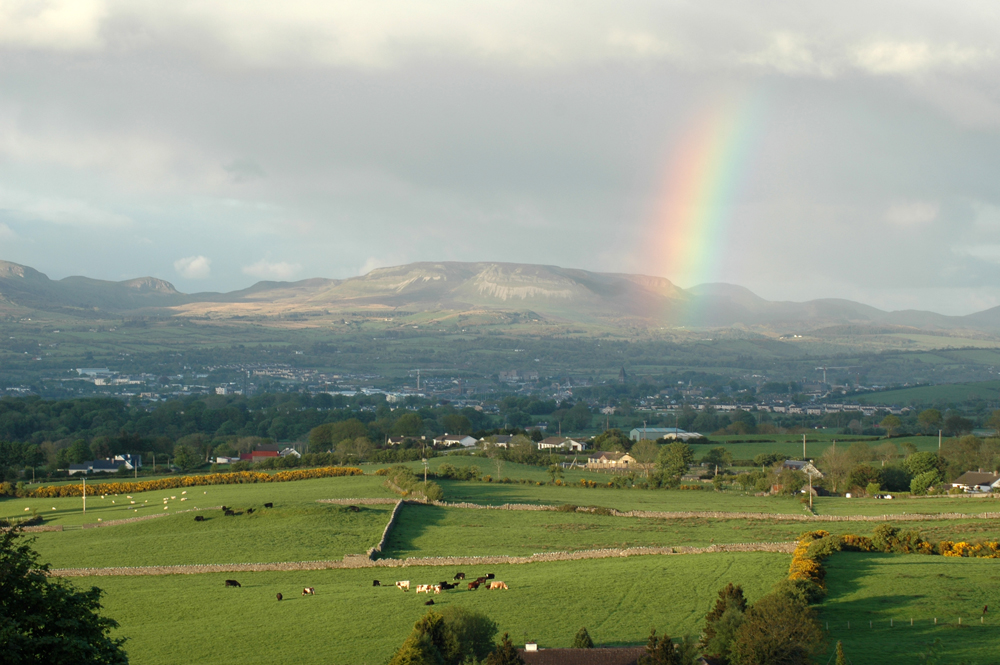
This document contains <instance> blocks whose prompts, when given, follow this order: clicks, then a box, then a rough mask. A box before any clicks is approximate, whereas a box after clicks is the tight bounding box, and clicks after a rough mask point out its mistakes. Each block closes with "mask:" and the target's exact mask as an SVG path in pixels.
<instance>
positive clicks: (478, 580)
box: [476, 577, 486, 584]
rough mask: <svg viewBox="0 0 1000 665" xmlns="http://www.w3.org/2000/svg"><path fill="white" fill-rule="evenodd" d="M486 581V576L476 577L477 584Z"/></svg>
mask: <svg viewBox="0 0 1000 665" xmlns="http://www.w3.org/2000/svg"><path fill="white" fill-rule="evenodd" d="M485 581H486V578H485V577H477V578H476V584H482V583H483V582H485Z"/></svg>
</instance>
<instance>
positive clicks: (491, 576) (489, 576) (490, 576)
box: [486, 573, 496, 580]
mask: <svg viewBox="0 0 1000 665" xmlns="http://www.w3.org/2000/svg"><path fill="white" fill-rule="evenodd" d="M494 577H496V576H495V575H494V574H493V573H487V574H486V579H488V580H492V579H493V578H494Z"/></svg>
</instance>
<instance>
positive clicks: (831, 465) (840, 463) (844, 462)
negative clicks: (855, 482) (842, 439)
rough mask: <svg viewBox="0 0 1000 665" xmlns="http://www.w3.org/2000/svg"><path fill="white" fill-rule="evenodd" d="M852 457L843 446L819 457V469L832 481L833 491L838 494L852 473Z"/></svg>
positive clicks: (834, 447)
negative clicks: (838, 489) (839, 488)
mask: <svg viewBox="0 0 1000 665" xmlns="http://www.w3.org/2000/svg"><path fill="white" fill-rule="evenodd" d="M851 466H852V463H851V457H850V455H848V454H847V451H846V450H844V448H843V446H841V448H840V449H839V450H838V449H837V446H836V444H834V445H833V446H830V447H829V448H827V449H826V450H824V451H823V454H822V455H820V457H819V468H820V470H821V471H822V472H823V473H824V474H826V477H827V479H828V480H829V481H830V485H831V489H832V490H833V491H834V492H836V491H837V487H838V486H839V485H841V484H843V482H844V480H846V479H847V476H848V474H849V473H850V472H851Z"/></svg>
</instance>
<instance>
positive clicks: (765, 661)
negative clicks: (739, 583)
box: [731, 593, 823, 665]
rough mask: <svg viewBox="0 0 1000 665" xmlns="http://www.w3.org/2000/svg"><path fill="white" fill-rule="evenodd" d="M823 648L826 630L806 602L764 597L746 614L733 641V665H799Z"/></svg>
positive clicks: (778, 595) (785, 596)
mask: <svg viewBox="0 0 1000 665" xmlns="http://www.w3.org/2000/svg"><path fill="white" fill-rule="evenodd" d="M822 645H823V631H822V629H821V628H820V625H819V623H817V621H816V618H815V615H814V613H813V611H812V610H811V609H810V608H809V606H808V605H806V603H805V601H803V600H802V599H800V598H796V597H794V596H791V595H788V594H784V593H772V594H770V595H767V596H764V597H763V598H761V599H760V600H758V601H757V602H756V603H754V605H753V607H751V608H750V609H749V610H748V611H747V612H746V614H745V615H744V620H743V623H742V624H741V625H740V627H739V628H738V629H737V630H736V639H735V640H734V641H733V647H732V659H731V662H732V663H733V664H734V665H799V664H800V663H807V662H809V661H810V657H811V656H812V655H813V654H815V653H817V652H819V651H820V649H821V648H822Z"/></svg>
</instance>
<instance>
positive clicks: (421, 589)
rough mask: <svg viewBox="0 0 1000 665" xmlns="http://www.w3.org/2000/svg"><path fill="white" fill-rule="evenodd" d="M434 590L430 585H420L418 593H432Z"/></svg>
mask: <svg viewBox="0 0 1000 665" xmlns="http://www.w3.org/2000/svg"><path fill="white" fill-rule="evenodd" d="M432 588H433V587H432V586H431V585H430V584H418V585H417V593H430V592H431V589H432Z"/></svg>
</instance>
